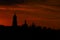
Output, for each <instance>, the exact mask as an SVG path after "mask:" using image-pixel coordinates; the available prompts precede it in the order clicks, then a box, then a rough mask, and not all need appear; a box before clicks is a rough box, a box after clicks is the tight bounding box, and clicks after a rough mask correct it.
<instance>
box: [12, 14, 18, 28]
mask: <svg viewBox="0 0 60 40" xmlns="http://www.w3.org/2000/svg"><path fill="white" fill-rule="evenodd" d="M12 26H14V27H16V26H17V16H16V13H14V15H13V24H12Z"/></svg>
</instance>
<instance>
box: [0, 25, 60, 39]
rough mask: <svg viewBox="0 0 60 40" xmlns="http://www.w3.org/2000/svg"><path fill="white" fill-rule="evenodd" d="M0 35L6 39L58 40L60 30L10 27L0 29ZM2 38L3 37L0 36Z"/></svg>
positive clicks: (25, 26)
mask: <svg viewBox="0 0 60 40" xmlns="http://www.w3.org/2000/svg"><path fill="white" fill-rule="evenodd" d="M0 33H1V34H0V35H2V34H3V35H4V37H7V38H10V39H11V38H14V39H16V38H19V39H20V40H43V39H44V40H45V39H48V40H49V39H50V40H58V39H60V30H53V29H50V28H48V29H46V28H45V27H44V28H41V27H35V26H34V25H32V26H30V27H28V26H27V25H23V26H22V27H20V26H12V27H4V26H1V27H0ZM1 37H3V36H1Z"/></svg>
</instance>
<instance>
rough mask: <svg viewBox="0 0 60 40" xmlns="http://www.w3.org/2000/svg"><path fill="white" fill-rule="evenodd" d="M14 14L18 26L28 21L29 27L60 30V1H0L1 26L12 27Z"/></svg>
mask: <svg viewBox="0 0 60 40" xmlns="http://www.w3.org/2000/svg"><path fill="white" fill-rule="evenodd" d="M14 13H16V15H17V21H18V25H22V24H23V23H24V20H27V23H28V24H29V25H31V24H32V22H34V23H35V24H36V26H38V25H39V26H42V27H43V26H46V27H47V28H52V29H60V0H3V1H2V0H0V25H5V26H11V25H12V19H13V14H14Z"/></svg>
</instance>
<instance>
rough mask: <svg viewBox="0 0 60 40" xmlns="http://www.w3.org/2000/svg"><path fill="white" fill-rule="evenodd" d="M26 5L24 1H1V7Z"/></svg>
mask: <svg viewBox="0 0 60 40" xmlns="http://www.w3.org/2000/svg"><path fill="white" fill-rule="evenodd" d="M18 3H19V4H21V3H24V0H0V5H13V4H18Z"/></svg>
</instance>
